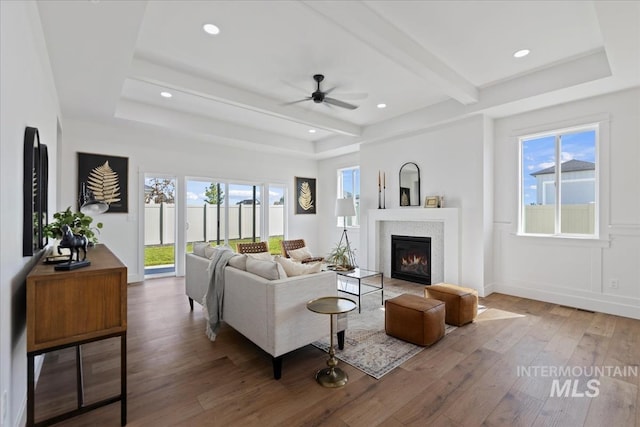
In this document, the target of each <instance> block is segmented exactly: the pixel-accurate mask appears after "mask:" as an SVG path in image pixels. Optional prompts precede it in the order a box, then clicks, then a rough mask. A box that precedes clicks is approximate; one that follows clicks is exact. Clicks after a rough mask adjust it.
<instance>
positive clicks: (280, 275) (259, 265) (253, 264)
mask: <svg viewBox="0 0 640 427" xmlns="http://www.w3.org/2000/svg"><path fill="white" fill-rule="evenodd" d="M247 272H249V273H252V274H255V275H257V276H260V277H263V278H265V279H267V280H277V279H286V278H287V273H285V271H284V269H283V268H282V266H281V265H280V264H278V263H277V262H275V261H265V260H261V259H255V258H253V257H251V256H249V257H247Z"/></svg>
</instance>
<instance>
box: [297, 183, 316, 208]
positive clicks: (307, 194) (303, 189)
mask: <svg viewBox="0 0 640 427" xmlns="http://www.w3.org/2000/svg"><path fill="white" fill-rule="evenodd" d="M295 179H296V214H315V213H316V179H315V178H300V177H298V176H297V177H296V178H295Z"/></svg>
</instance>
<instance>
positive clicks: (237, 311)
mask: <svg viewBox="0 0 640 427" xmlns="http://www.w3.org/2000/svg"><path fill="white" fill-rule="evenodd" d="M208 266H209V259H208V258H206V257H202V256H199V255H194V254H187V255H186V272H185V273H186V275H185V293H186V294H187V296H188V297H189V303H190V305H191V309H192V310H193V301H194V300H195V301H197V302H199V303H201V302H202V300H203V297H204V294H205V292H206V290H207V287H208V285H209V275H208V273H207V267H208ZM224 276H225V288H224V299H223V321H224V322H226V323H227V324H228V325H229V326H231V327H232V328H234V329H235V330H236V331H238V332H240V333H241V334H242V335H244V336H245V337H247V338H248V339H249V340H251V341H253V342H254V343H255V344H256V345H258V346H259V347H260V348H262V349H263V350H264V351H266V352H267V353H268V354H270V355H271V356H272V358H273V376H274V378H275V379H279V378H280V376H281V373H282V357H283V356H284V355H285V354H286V353H289V352H291V351H293V350H296V349H298V348H301V347H304V346H305V345H308V344H311V343H312V342H314V341H317V340H319V339H320V338H323V337H326V336H327V335H329V333H330V324H329V315H323V314H317V313H314V312H311V311H309V310H308V309H307V306H306V304H307V302H308V301H310V300H312V299H315V298H319V297H324V296H336V295H337V288H336V276H335V273H334V272H332V271H323V272H320V273H314V274H307V275H303V276H295V277H288V278H285V279H277V280H268V279H265V278H262V277H260V276H258V275H255V274H252V273H249V272H247V271H243V270H241V269H239V268H234V267H231V266H227V267H225V273H224ZM346 326H347V322H346V316H341V317H340V318H339V320H338V321H337V326H336V331H338V345H339V347H340V348H343V346H344V331H345V329H346ZM203 335H204V331H203Z"/></svg>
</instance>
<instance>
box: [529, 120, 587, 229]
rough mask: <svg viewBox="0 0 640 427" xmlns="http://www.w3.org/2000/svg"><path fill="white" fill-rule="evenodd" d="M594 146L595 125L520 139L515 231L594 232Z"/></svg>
mask: <svg viewBox="0 0 640 427" xmlns="http://www.w3.org/2000/svg"><path fill="white" fill-rule="evenodd" d="M597 147H598V126H597V125H589V126H582V127H579V128H572V129H565V130H561V131H553V132H549V133H544V134H538V135H529V136H524V137H521V138H520V171H521V173H520V224H519V231H520V233H521V234H536V235H553V236H576V237H577V236H579V237H585V236H586V237H595V236H597V232H598V229H597V224H598V203H597V201H598V191H597V188H598V168H597V151H598V150H597ZM558 183H559V185H558Z"/></svg>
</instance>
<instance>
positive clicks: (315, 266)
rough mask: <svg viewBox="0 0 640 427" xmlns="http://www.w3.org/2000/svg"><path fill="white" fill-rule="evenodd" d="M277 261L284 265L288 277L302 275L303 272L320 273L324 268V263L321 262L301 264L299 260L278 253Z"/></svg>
mask: <svg viewBox="0 0 640 427" xmlns="http://www.w3.org/2000/svg"><path fill="white" fill-rule="evenodd" d="M274 259H275V261H276V262H277V263H278V264H280V265H281V266H282V268H283V269H284V271H285V273H287V277H293V276H302V275H303V274H312V273H318V272H319V271H320V270H321V269H322V264H321V263H319V262H312V263H309V264H301V263H299V262H295V261H291V260H290V259H288V258H285V257H281V256H279V255H277V256H276V257H275V258H274Z"/></svg>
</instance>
